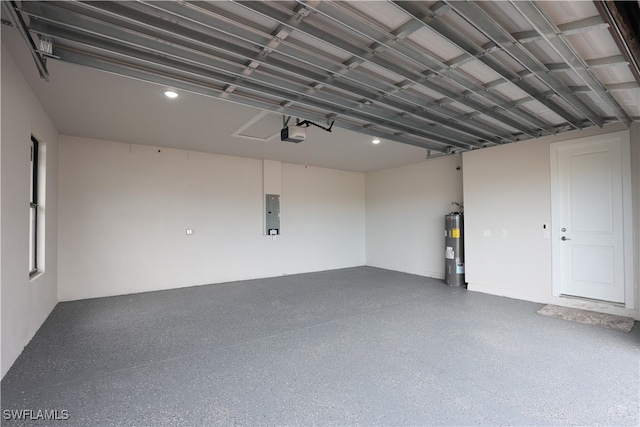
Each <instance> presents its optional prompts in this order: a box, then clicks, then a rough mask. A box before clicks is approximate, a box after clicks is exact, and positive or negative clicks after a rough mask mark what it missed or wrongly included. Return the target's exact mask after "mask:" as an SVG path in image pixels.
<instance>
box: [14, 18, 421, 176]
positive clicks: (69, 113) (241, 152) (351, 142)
mask: <svg viewBox="0 0 640 427" xmlns="http://www.w3.org/2000/svg"><path fill="white" fill-rule="evenodd" d="M2 44H3V45H5V47H6V48H7V50H8V51H9V53H10V54H11V57H12V58H13V59H14V61H15V62H16V64H17V66H18V68H19V69H20V71H21V72H22V73H23V75H24V77H25V79H26V80H27V82H28V84H29V86H30V87H31V88H32V90H33V91H34V93H35V94H36V97H37V98H38V100H39V101H40V103H41V104H42V106H43V108H44V110H45V111H46V112H47V114H48V115H49V117H50V118H51V120H52V121H53V124H54V125H55V126H56V128H57V129H58V132H59V133H60V134H62V135H71V136H79V137H85V138H93V139H105V140H111V141H121V142H127V143H132V144H143V145H153V146H158V147H170V148H178V149H183V150H189V151H201V152H207V153H216V154H224V155H230V156H240V157H250V158H255V159H268V160H280V161H283V162H287V163H295V164H308V165H310V166H318V167H325V168H332V169H339V170H348V171H354V172H368V171H373V170H378V169H385V168H390V167H394V166H400V165H406V164H410V163H416V162H421V161H425V158H426V153H427V151H426V150H425V149H422V148H418V147H413V146H410V145H405V144H401V143H397V142H393V141H383V142H382V143H380V144H378V145H373V144H372V143H371V140H372V137H370V136H368V135H363V134H359V133H356V132H352V131H349V130H345V129H340V128H337V127H334V128H333V129H332V132H331V133H328V132H325V131H323V130H322V129H317V128H313V127H311V128H309V129H307V140H306V141H305V142H303V143H299V144H294V143H291V142H283V141H280V138H279V136H278V137H276V138H274V139H272V140H271V141H266V142H263V141H253V140H249V139H245V138H239V137H234V136H231V135H232V134H233V133H234V132H235V131H236V130H237V129H238V128H240V127H241V126H243V125H244V124H245V123H247V122H248V121H249V120H250V119H252V118H253V117H255V116H256V115H257V114H259V113H260V112H261V110H258V109H255V108H251V107H246V106H243V105H238V104H234V103H231V102H227V101H221V100H219V99H214V98H211V97H207V96H204V95H199V94H194V93H189V92H182V91H181V92H180V97H178V98H177V99H175V100H169V99H167V98H166V97H165V96H164V95H163V92H164V90H165V89H166V88H165V87H164V86H159V85H155V84H152V83H148V82H143V81H139V80H134V79H131V78H127V77H122V76H117V75H114V74H109V73H105V72H101V71H96V70H93V69H90V68H86V67H81V66H79V65H74V64H69V63H65V62H61V61H56V60H49V61H48V63H47V68H48V69H49V72H50V81H49V82H48V83H47V82H46V81H45V80H44V79H41V78H40V76H39V75H38V72H37V70H36V67H35V65H34V64H33V59H32V58H31V56H30V55H29V52H28V50H27V49H26V44H25V42H24V41H23V40H22V39H21V38H20V36H19V35H18V33H17V31H15V30H14V29H13V28H10V27H7V26H3V27H2ZM265 122H266V123H265ZM269 122H270V123H271V124H272V128H271V131H272V132H271V134H273V133H276V132H279V131H280V128H281V127H282V115H280V114H275V113H270V114H269V115H268V116H267V117H265V118H264V119H263V120H262V121H261V124H262V126H265V127H268V126H269ZM251 130H252V128H249V129H248V131H251ZM245 133H246V132H245Z"/></svg>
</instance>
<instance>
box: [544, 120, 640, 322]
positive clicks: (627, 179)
mask: <svg viewBox="0 0 640 427" xmlns="http://www.w3.org/2000/svg"><path fill="white" fill-rule="evenodd" d="M630 139H631V138H630V132H629V131H628V130H627V131H621V132H614V133H608V134H602V135H596V136H591V137H587V138H580V139H573V140H570V141H562V142H556V143H553V144H550V150H551V224H552V225H551V260H552V261H551V264H552V283H553V285H552V292H553V296H554V297H559V296H560V294H561V293H562V289H561V280H562V278H561V275H560V272H561V271H560V259H561V258H560V250H561V247H560V237H561V233H560V232H559V230H558V229H557V228H558V227H557V225H558V224H559V223H560V198H559V171H558V167H559V165H558V152H559V150H560V149H561V148H566V147H571V146H575V145H580V144H584V143H589V142H596V141H606V140H612V141H615V140H618V141H620V149H621V157H622V158H621V162H622V205H623V206H622V215H623V224H622V226H623V236H624V243H623V246H624V288H625V308H627V309H630V310H633V309H635V292H636V290H635V280H634V271H633V266H634V260H633V221H632V212H633V210H632V190H631V143H630Z"/></svg>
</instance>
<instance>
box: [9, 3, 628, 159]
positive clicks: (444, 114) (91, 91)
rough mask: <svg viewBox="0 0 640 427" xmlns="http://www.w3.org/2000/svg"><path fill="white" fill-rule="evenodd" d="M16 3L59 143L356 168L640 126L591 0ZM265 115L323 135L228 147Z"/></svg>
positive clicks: (264, 127) (14, 49)
mask: <svg viewBox="0 0 640 427" xmlns="http://www.w3.org/2000/svg"><path fill="white" fill-rule="evenodd" d="M3 6H7V3H4V4H3ZM94 6H95V7H94ZM20 7H21V8H22V9H20V12H19V13H20V14H21V15H23V18H25V19H27V21H28V22H29V25H31V28H32V30H33V31H32V33H31V36H32V37H33V38H34V39H35V38H37V35H36V34H35V30H38V31H39V34H44V35H45V36H47V37H51V38H52V40H53V45H54V52H53V53H54V54H56V49H58V52H60V53H59V55H60V56H61V58H62V59H63V61H59V60H56V59H52V58H49V59H48V61H47V69H48V74H49V76H50V77H49V80H50V81H49V82H45V80H43V79H41V78H40V77H39V75H38V71H37V69H36V67H35V65H34V61H33V58H32V57H31V56H30V52H29V50H28V47H27V44H26V43H25V42H24V41H23V40H22V39H21V37H20V35H19V33H18V31H17V30H16V29H15V28H13V27H9V26H4V25H3V26H2V43H3V45H5V46H6V48H7V49H8V51H9V52H10V55H11V56H12V57H13V58H14V60H15V62H16V64H17V66H18V68H19V69H20V70H21V72H22V73H23V75H24V76H25V79H26V80H27V82H28V83H29V85H30V86H31V88H32V89H33V91H34V93H35V94H36V96H37V97H38V99H39V100H40V102H41V104H42V105H43V107H44V109H45V111H46V112H47V113H48V114H49V116H50V117H51V119H52V121H53V123H54V125H55V126H56V127H57V129H58V131H59V132H60V133H61V134H66V135H72V136H80V137H86V138H96V139H107V140H116V141H123V142H129V143H136V144H146V145H153V146H161V147H172V148H179V149H184V150H192V151H203V152H211V153H219V154H225V155H234V156H243V157H251V158H257V159H263V158H264V159H271V160H281V161H284V162H290V163H298V164H309V165H313V166H320V167H328V168H335V169H342V170H351V171H360V172H366V171H372V170H378V169H383V168H389V167H394V166H399V165H404V164H410V163H415V162H421V161H425V158H426V156H427V148H432V149H433V150H434V152H440V153H449V152H451V151H453V152H461V151H465V150H468V149H478V148H481V147H484V146H490V145H495V144H502V143H506V142H511V141H518V140H523V139H528V138H531V137H536V136H538V135H539V136H543V135H548V134H555V133H557V132H565V131H569V130H572V129H577V128H578V129H579V128H583V127H591V126H594V125H598V126H601V125H603V124H606V123H612V122H616V121H622V122H625V124H627V125H628V123H629V121H630V120H634V119H635V120H639V119H640V86H639V85H638V83H640V82H638V81H635V80H634V75H633V73H632V72H631V69H630V66H629V65H628V63H626V62H624V61H623V60H621V59H620V58H622V57H621V56H620V54H621V52H620V51H619V49H618V47H617V45H616V44H615V43H614V40H613V38H612V36H611V34H610V32H609V30H608V29H607V26H606V25H603V21H602V18H600V17H599V14H598V10H597V9H596V7H595V5H594V4H593V3H592V2H589V1H582V2H571V1H555V2H546V1H543V2H537V3H531V2H527V1H522V2H518V1H512V2H477V3H473V4H469V3H465V2H457V1H444V2H431V1H427V2H377V1H374V2H355V1H354V2H320V1H314V0H312V1H303V0H299V1H280V2H243V1H240V2H212V3H206V2H190V1H180V2H172V3H169V2H128V3H120V4H117V3H92V2H87V3H83V4H79V3H70V2H64V3H63V2H51V3H49V4H47V3H31V2H30V3H24V4H23V5H22V6H20ZM12 10H13V9H9V8H7V7H3V19H5V20H6V19H7V16H6V14H7V12H12ZM136 14H138V17H137V18H133V17H135V16H136ZM147 20H148V21H149V22H150V23H153V22H155V24H153V25H151V24H147ZM154 20H155V21H154ZM591 22H595V24H593V25H592V24H591ZM549 23H550V25H551V27H548V28H554V29H555V30H554V31H562V33H561V36H560V37H558V36H557V34H551V33H549V29H548V28H547V27H545V26H547V25H549ZM156 26H157V27H156ZM576 28H577V29H576ZM156 30H157V31H156ZM565 30H566V31H567V32H566V33H565V32H564V31H565ZM223 33H224V34H223ZM542 33H545V36H544V37H541V36H540V35H541V34H542ZM162 37H164V38H162ZM159 43H160V44H159ZM194 43H195V44H194ZM198 43H200V44H198ZM563 43H566V44H564V45H563ZM196 45H197V46H196ZM225 49H227V50H225ZM238 52H243V53H242V54H240V53H238ZM165 53H166V54H165ZM234 55H235V56H234ZM243 55H247V56H243ZM574 55H575V57H574ZM576 61H577V62H576ZM76 63H79V64H86V65H88V66H89V67H97V68H102V69H106V70H114V71H116V72H119V73H124V74H128V75H133V76H137V77H138V78H142V79H144V81H142V80H138V79H134V78H129V77H122V76H120V75H116V74H111V73H108V72H105V71H97V70H95V69H93V68H87V67H84V66H81V65H76ZM569 63H571V64H572V65H571V66H569V65H568V64H569ZM283 64H284V65H283ZM576 64H582V65H578V66H576ZM603 64H604V65H603ZM289 68H290V69H289ZM540 70H542V71H540ZM518 76H520V77H518ZM245 77H246V79H245ZM337 77H340V78H339V79H337ZM161 81H162V82H164V83H163V84H159V83H152V82H161ZM171 82H173V84H174V85H175V88H177V91H178V92H179V93H180V97H179V98H178V99H176V100H169V99H167V98H165V97H164V96H163V95H162V92H163V91H164V90H165V89H167V86H166V85H167V84H171ZM604 88H606V89H611V90H610V91H609V90H603V89H604ZM187 90H193V91H194V92H188V91H187ZM196 92H198V93H196ZM203 93H206V94H207V95H203ZM223 98H234V99H235V100H236V101H237V102H241V103H243V104H242V105H241V104H238V103H231V102H229V101H225V100H224V99H223ZM256 105H257V106H260V107H261V108H268V111H264V110H259V109H257V108H254V107H255V106H256ZM276 109H279V111H285V112H288V114H294V113H296V114H303V115H304V114H307V115H308V117H304V116H302V117H301V119H306V118H314V117H315V120H316V123H318V124H320V125H324V126H327V124H328V123H329V122H330V120H331V118H332V117H337V118H336V126H334V127H333V131H332V132H331V133H329V132H325V131H324V130H322V129H319V128H318V127H313V126H312V127H309V128H307V135H308V136H307V140H306V141H305V142H304V143H301V144H294V143H290V142H282V141H280V138H279V137H278V136H276V137H275V138H271V139H269V140H260V139H258V138H243V137H240V136H237V134H238V133H241V134H245V135H253V136H257V137H265V136H269V135H274V134H277V133H278V132H279V130H280V128H281V127H282V126H283V116H282V113H275V112H273V111H276ZM318 118H322V119H323V120H327V122H326V123H320V122H317V120H318ZM325 118H329V119H325ZM253 121H256V123H255V124H253V125H251V126H250V127H247V126H248V124H251V123H252V122H253ZM340 126H343V127H346V128H349V129H361V130H362V132H365V133H368V135H365V134H361V133H357V132H353V131H350V130H346V129H343V128H340ZM242 129H244V130H242ZM372 135H383V142H382V143H381V144H379V145H373V144H371V140H372ZM384 136H386V138H384ZM394 139H395V140H396V141H403V142H406V143H407V144H408V145H407V144H402V143H400V142H394V141H392V140H394ZM432 154H433V153H432Z"/></svg>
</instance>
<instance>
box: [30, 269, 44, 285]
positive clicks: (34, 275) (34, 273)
mask: <svg viewBox="0 0 640 427" xmlns="http://www.w3.org/2000/svg"><path fill="white" fill-rule="evenodd" d="M43 274H44V271H42V270H36V271H32V272H30V273H29V282H33V281H34V280H36V279H37V278H38V277H40V276H42V275H43Z"/></svg>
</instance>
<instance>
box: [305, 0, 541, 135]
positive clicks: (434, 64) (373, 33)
mask: <svg viewBox="0 0 640 427" xmlns="http://www.w3.org/2000/svg"><path fill="white" fill-rule="evenodd" d="M297 1H299V2H300V3H302V4H306V3H304V2H302V0H297ZM312 9H313V10H314V11H315V12H316V13H318V14H322V15H323V16H325V17H326V18H328V19H330V20H332V21H333V22H335V23H337V24H339V25H341V26H342V27H344V28H346V29H347V30H348V31H350V32H355V33H357V34H359V35H361V36H364V37H366V38H368V39H369V40H370V41H371V43H372V44H371V45H370V46H368V49H370V50H371V51H373V52H375V53H376V54H378V55H379V54H381V53H384V52H385V51H389V52H392V53H393V54H395V55H398V56H399V57H400V58H402V59H404V60H406V61H409V62H413V63H414V64H416V65H418V66H420V67H424V68H426V69H427V70H426V72H428V73H435V75H436V76H437V77H439V78H442V79H444V80H449V81H451V82H453V83H454V84H455V85H459V86H460V87H463V88H465V89H466V90H468V91H469V92H470V93H473V94H475V95H478V96H481V97H483V98H485V99H486V100H488V101H489V102H491V103H493V104H495V105H496V106H497V107H499V108H503V109H505V110H508V111H509V112H510V113H512V114H515V115H516V116H519V117H520V118H521V119H523V120H525V121H528V122H529V123H532V124H534V125H535V126H537V127H538V128H540V129H545V128H548V127H549V124H547V123H544V122H542V121H541V120H540V119H539V118H537V117H535V116H533V115H530V114H528V113H527V112H526V111H522V110H509V103H508V100H506V99H504V98H503V97H501V96H498V95H497V94H495V93H492V92H487V91H486V89H485V88H484V87H483V86H482V85H481V84H479V83H477V82H475V81H474V80H472V79H470V78H468V77H467V76H466V75H464V74H463V73H461V72H459V71H458V70H457V69H456V67H455V66H450V65H448V64H445V63H443V62H441V61H439V60H437V59H436V58H434V57H433V56H432V55H430V54H429V53H428V52H427V51H425V50H423V49H418V48H417V47H415V46H414V45H413V44H411V43H407V42H405V41H404V40H403V39H402V38H399V37H396V36H395V35H394V34H393V33H392V32H389V31H387V30H386V29H385V28H383V27H381V26H379V25H377V24H376V23H372V22H371V21H370V20H369V19H367V18H365V17H362V16H360V14H359V13H358V12H357V11H355V10H354V9H353V7H352V6H351V5H350V4H349V2H321V3H320V4H318V5H317V6H314V7H312ZM409 22H411V21H409ZM423 74H424V72H423Z"/></svg>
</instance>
